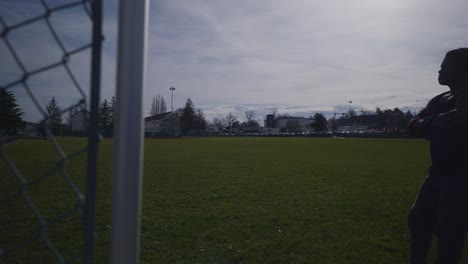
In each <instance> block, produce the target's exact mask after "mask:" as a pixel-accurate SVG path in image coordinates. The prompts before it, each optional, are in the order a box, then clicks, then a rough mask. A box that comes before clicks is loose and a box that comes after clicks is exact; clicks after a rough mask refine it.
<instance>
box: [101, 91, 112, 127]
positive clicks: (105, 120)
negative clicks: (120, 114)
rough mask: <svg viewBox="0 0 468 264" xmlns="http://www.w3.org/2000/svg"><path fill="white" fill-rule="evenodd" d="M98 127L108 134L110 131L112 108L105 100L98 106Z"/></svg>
mask: <svg viewBox="0 0 468 264" xmlns="http://www.w3.org/2000/svg"><path fill="white" fill-rule="evenodd" d="M99 127H100V128H101V129H102V130H103V131H104V132H109V131H110V130H111V129H112V108H111V105H110V104H109V102H107V99H104V101H103V102H102V103H101V105H100V106H99Z"/></svg>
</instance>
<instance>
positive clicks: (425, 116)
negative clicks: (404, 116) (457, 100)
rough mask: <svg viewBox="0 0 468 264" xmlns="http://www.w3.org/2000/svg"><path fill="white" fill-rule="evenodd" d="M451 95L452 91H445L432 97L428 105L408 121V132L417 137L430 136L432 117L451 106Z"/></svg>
mask: <svg viewBox="0 0 468 264" xmlns="http://www.w3.org/2000/svg"><path fill="white" fill-rule="evenodd" d="M451 96H452V95H451V94H450V92H444V93H441V94H439V95H437V96H435V97H434V98H432V99H431V100H430V101H429V103H427V106H426V107H425V108H424V109H423V110H421V112H419V114H417V115H416V116H415V117H414V118H412V119H411V120H410V121H409V122H408V126H407V131H408V134H409V135H410V136H411V137H416V138H423V137H424V138H429V135H430V131H431V129H430V128H431V123H432V119H433V118H434V117H435V116H437V115H438V114H441V113H445V112H447V111H448V110H449V109H450V108H451V107H450V106H451V103H450V101H451V100H452V97H451ZM452 102H453V101H452Z"/></svg>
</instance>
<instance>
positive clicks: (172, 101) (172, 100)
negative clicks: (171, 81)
mask: <svg viewBox="0 0 468 264" xmlns="http://www.w3.org/2000/svg"><path fill="white" fill-rule="evenodd" d="M169 90H171V112H174V108H173V105H174V90H175V88H174V86H171V88H169Z"/></svg>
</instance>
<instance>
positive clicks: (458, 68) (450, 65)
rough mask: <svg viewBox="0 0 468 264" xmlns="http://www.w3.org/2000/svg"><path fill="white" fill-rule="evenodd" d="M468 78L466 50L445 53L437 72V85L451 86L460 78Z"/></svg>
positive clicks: (467, 52) (467, 54) (467, 49)
mask: <svg viewBox="0 0 468 264" xmlns="http://www.w3.org/2000/svg"><path fill="white" fill-rule="evenodd" d="M467 76H468V48H459V49H455V50H451V51H449V52H447V54H446V55H445V58H444V60H443V61H442V64H441V65H440V71H439V83H440V84H441V85H448V86H453V85H454V84H455V83H456V82H457V81H458V80H459V79H460V78H461V77H467Z"/></svg>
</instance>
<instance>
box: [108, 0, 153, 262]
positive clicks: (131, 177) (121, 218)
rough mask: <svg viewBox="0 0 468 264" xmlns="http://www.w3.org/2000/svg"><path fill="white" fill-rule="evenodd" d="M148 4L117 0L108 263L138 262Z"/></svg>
mask: <svg viewBox="0 0 468 264" xmlns="http://www.w3.org/2000/svg"><path fill="white" fill-rule="evenodd" d="M148 7H149V2H148V0H120V2H119V24H118V26H119V31H118V51H117V52H118V55H117V91H116V104H117V107H116V113H115V115H116V123H115V124H114V151H113V154H114V159H113V176H112V220H111V226H112V230H111V263H113V264H124V263H125V264H132V263H139V248H140V213H141V193H142V172H143V138H144V136H143V135H144V134H143V133H144V130H143V89H144V87H145V82H146V81H145V77H146V54H147V53H146V52H147V51H146V49H147V31H148V12H149V10H148Z"/></svg>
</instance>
